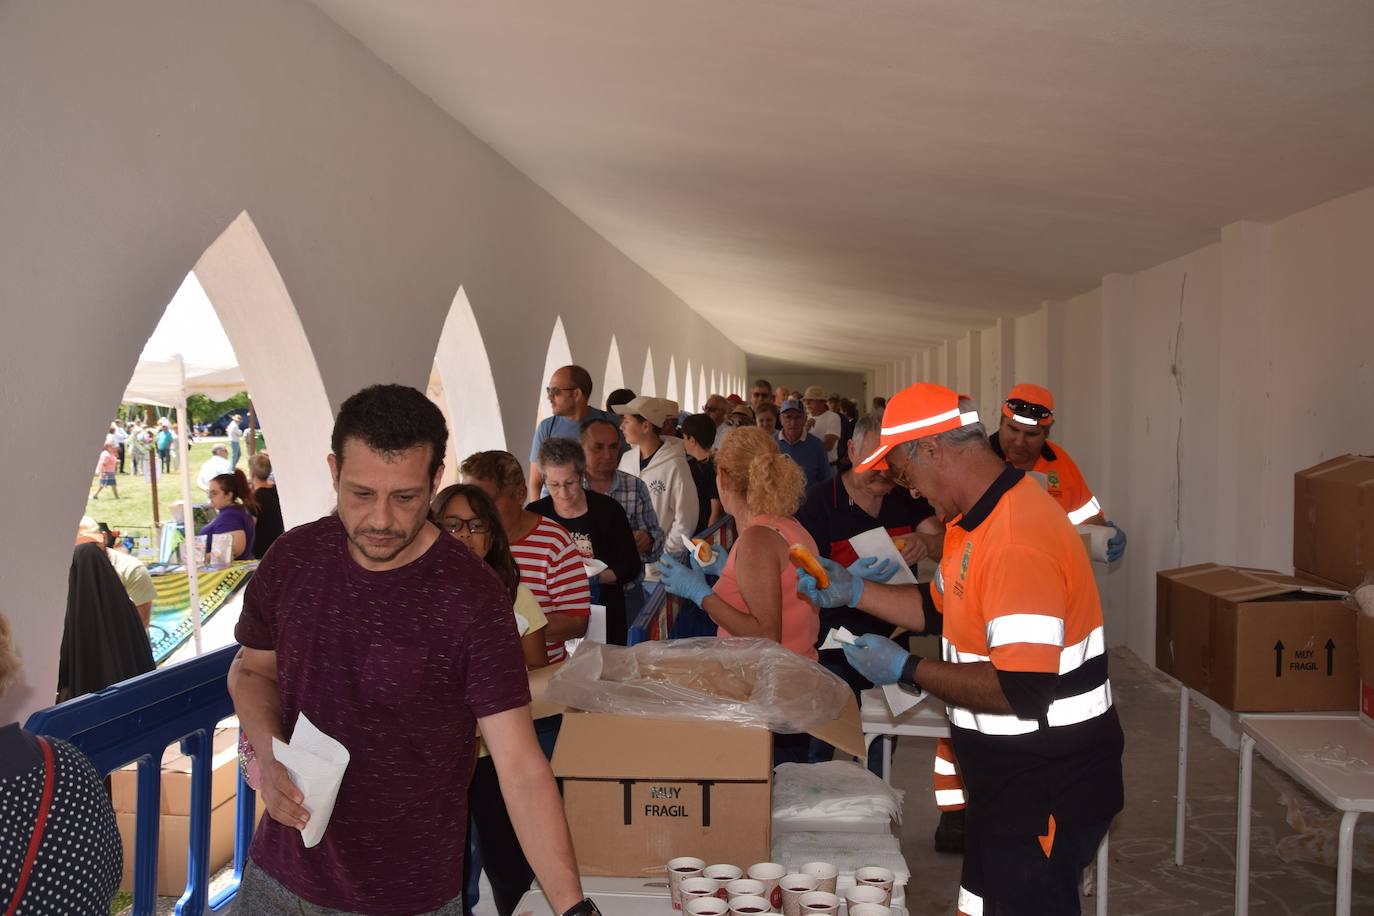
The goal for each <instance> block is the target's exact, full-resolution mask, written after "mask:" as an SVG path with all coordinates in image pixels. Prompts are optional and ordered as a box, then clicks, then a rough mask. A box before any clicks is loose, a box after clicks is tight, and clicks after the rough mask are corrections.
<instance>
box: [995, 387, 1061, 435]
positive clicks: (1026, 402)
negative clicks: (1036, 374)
mask: <svg viewBox="0 0 1374 916" xmlns="http://www.w3.org/2000/svg"><path fill="white" fill-rule="evenodd" d="M1002 415H1003V416H1005V417H1007V418H1009V419H1010V420H1011V421H1012V422H1013V423H1020V424H1021V425H1022V426H1053V425H1054V395H1052V394H1050V390H1049V389H1048V388H1042V387H1040V386H1039V385H1026V384H1020V385H1016V386H1013V387H1012V389H1011V394H1009V395H1007V399H1006V401H1005V402H1004V403H1003V404H1002Z"/></svg>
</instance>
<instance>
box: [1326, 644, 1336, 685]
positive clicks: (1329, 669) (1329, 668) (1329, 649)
mask: <svg viewBox="0 0 1374 916" xmlns="http://www.w3.org/2000/svg"><path fill="white" fill-rule="evenodd" d="M1335 673H1336V641H1335V640H1334V639H1328V640H1327V641H1326V676H1327V677H1331V676H1332V675H1333V674H1335Z"/></svg>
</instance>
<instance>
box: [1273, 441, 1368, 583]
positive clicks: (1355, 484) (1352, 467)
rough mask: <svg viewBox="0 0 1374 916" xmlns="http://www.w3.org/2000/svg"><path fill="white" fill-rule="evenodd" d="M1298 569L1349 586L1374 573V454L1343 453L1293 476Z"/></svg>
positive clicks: (1294, 548)
mask: <svg viewBox="0 0 1374 916" xmlns="http://www.w3.org/2000/svg"><path fill="white" fill-rule="evenodd" d="M1293 568H1294V569H1296V570H1297V571H1298V574H1299V575H1303V576H1315V577H1317V578H1320V579H1324V580H1327V581H1330V582H1336V583H1339V584H1340V585H1343V586H1345V587H1346V588H1355V587H1356V586H1358V585H1359V584H1360V583H1361V582H1363V581H1364V577H1365V576H1366V575H1367V574H1368V573H1371V572H1374V458H1370V457H1367V456H1363V455H1343V456H1341V457H1340V458H1332V459H1331V460H1330V461H1323V462H1322V463H1321V464H1319V465H1316V466H1315V467H1310V468H1308V469H1307V470H1305V471H1298V472H1297V473H1296V474H1294V475H1293Z"/></svg>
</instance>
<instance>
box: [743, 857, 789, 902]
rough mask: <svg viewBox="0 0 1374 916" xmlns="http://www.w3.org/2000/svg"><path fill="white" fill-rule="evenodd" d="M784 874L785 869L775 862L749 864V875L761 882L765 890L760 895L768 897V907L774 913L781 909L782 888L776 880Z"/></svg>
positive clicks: (785, 872) (780, 878) (779, 879)
mask: <svg viewBox="0 0 1374 916" xmlns="http://www.w3.org/2000/svg"><path fill="white" fill-rule="evenodd" d="M785 874H787V869H786V868H784V867H782V866H781V865H779V864H778V863H777V862H757V863H755V864H753V865H750V866H749V877H751V878H753V879H754V880H755V881H762V882H763V884H764V887H765V890H764V892H763V894H761V895H760V896H763V897H766V898H768V908H769V909H770V910H771V911H772V912H774V913H776V912H779V911H781V910H782V890H781V889H779V888H778V882H779V881H781V880H782V877H783V875H785Z"/></svg>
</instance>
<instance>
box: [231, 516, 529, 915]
mask: <svg viewBox="0 0 1374 916" xmlns="http://www.w3.org/2000/svg"><path fill="white" fill-rule="evenodd" d="M234 635H235V636H236V637H237V638H238V641H239V642H240V643H241V644H242V645H244V646H247V647H249V648H252V649H265V650H275V651H276V653H277V687H278V690H279V691H280V693H281V711H282V728H283V730H284V732H285V734H286V735H287V737H288V740H289V738H290V735H291V732H292V729H293V728H294V727H295V724H296V717H297V715H298V714H299V713H301V712H304V713H305V714H306V715H307V716H309V717H310V721H312V722H314V723H315V724H316V725H317V726H319V728H320V730H321V731H323V732H324V733H325V734H327V735H330V736H332V737H334V738H336V739H338V740H339V741H340V742H341V743H342V744H343V745H344V746H345V747H346V748H348V752H349V754H350V757H351V759H350V761H349V764H348V770H347V772H345V773H344V778H343V784H342V786H340V788H339V796H338V800H337V802H336V803H335V805H334V813H333V815H332V816H331V817H330V820H329V828H328V829H327V830H326V831H325V834H324V839H323V840H321V841H320V843H319V845H317V846H315V847H314V848H313V849H306V848H305V846H304V845H303V844H302V842H301V835H300V832H299V831H297V830H295V829H293V828H290V827H285V826H283V825H281V824H279V823H277V822H276V821H275V820H273V819H272V817H271V816H270V815H268V816H267V817H264V818H263V820H262V823H261V825H260V826H259V829H258V831H257V834H256V835H255V836H254V837H253V846H252V849H251V854H252V857H253V861H254V862H256V863H257V864H258V865H259V866H260V867H261V868H262V869H263V870H264V871H266V872H267V873H268V874H270V875H272V877H274V878H276V879H277V880H278V881H280V882H281V883H282V884H283V885H285V886H286V887H287V888H288V889H289V890H291V891H292V892H293V893H295V894H296V895H297V896H299V897H301V898H303V899H304V900H307V901H309V902H311V903H314V904H318V905H320V906H324V907H331V908H333V909H339V910H347V911H351V912H358V913H370V914H378V916H391V914H396V916H403V914H410V913H419V912H425V911H428V910H433V909H437V908H438V907H439V906H441V905H442V904H444V903H445V902H447V901H449V900H452V899H453V898H454V897H457V896H458V894H459V892H460V891H461V889H462V888H461V886H462V880H463V850H464V837H465V836H466V834H467V822H468V811H467V794H468V792H467V789H468V782H469V780H470V778H471V776H472V769H473V763H474V759H473V755H474V750H475V745H476V739H475V738H474V733H475V730H476V720H477V719H478V718H480V717H482V716H488V715H492V714H494V713H498V712H503V711H505V710H507V709H512V708H515V707H518V706H523V705H526V704H528V703H529V701H530V693H529V680H528V677H527V675H526V673H525V662H524V656H523V654H522V653H521V651H520V638H519V636H518V635H517V633H516V629H515V615H514V613H513V612H512V610H511V603H510V598H509V596H508V594H507V592H506V590H505V588H504V587H502V585H501V583H500V581H499V580H498V579H497V578H496V575H495V574H494V573H493V572H492V571H491V569H490V568H489V567H488V566H487V565H486V563H485V562H483V561H482V560H481V559H479V558H478V557H477V556H476V555H475V554H473V553H472V552H471V551H469V550H468V549H467V548H465V547H464V546H463V545H462V544H460V543H459V542H458V541H456V540H454V539H453V538H450V537H444V536H440V537H439V538H438V539H437V540H436V541H435V542H434V545H433V546H432V547H430V548H429V550H427V551H426V552H425V553H424V555H423V556H421V557H420V558H419V559H416V560H414V561H412V562H411V563H409V564H407V565H406V566H403V567H401V568H399V569H392V570H387V571H384V572H369V571H367V570H365V569H363V568H362V567H360V566H359V565H358V564H357V563H355V562H354V561H353V559H352V558H351V557H350V556H349V553H348V547H347V537H346V535H345V534H344V529H343V525H342V524H341V523H340V522H339V520H338V518H336V517H334V516H328V517H326V518H322V519H320V520H319V521H316V522H312V523H311V524H309V525H304V526H302V527H299V528H295V529H293V530H291V531H288V532H287V533H286V534H284V535H282V536H281V537H280V538H279V539H278V540H277V542H276V544H275V545H274V546H273V547H272V550H271V552H270V554H269V555H268V556H267V557H264V558H263V560H262V563H261V565H260V566H259V567H258V571H257V573H256V574H255V575H254V576H253V578H252V580H251V581H250V582H249V585H248V589H247V591H246V592H245V594H244V599H243V614H242V616H241V617H240V618H239V622H238V626H237V627H236V628H235V630H234Z"/></svg>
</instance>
